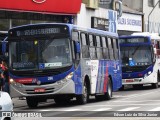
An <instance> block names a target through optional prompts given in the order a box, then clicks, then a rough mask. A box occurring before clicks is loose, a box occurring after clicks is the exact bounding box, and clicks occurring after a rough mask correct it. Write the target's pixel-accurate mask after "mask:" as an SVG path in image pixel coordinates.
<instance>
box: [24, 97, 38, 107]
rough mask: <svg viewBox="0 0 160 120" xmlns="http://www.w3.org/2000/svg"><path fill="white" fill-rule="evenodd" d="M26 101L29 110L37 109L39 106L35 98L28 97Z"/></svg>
mask: <svg viewBox="0 0 160 120" xmlns="http://www.w3.org/2000/svg"><path fill="white" fill-rule="evenodd" d="M26 101H27V105H28V107H29V108H36V107H37V106H38V100H37V99H36V98H34V97H26Z"/></svg>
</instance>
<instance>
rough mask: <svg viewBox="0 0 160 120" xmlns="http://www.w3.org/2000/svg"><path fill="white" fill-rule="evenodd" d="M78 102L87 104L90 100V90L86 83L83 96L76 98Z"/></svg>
mask: <svg viewBox="0 0 160 120" xmlns="http://www.w3.org/2000/svg"><path fill="white" fill-rule="evenodd" d="M76 99H77V102H78V103H79V104H86V103H87V102H88V100H89V90H88V87H87V85H86V82H85V83H84V85H83V93H82V94H81V95H77V96H76Z"/></svg>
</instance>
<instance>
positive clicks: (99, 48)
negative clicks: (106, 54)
mask: <svg viewBox="0 0 160 120" xmlns="http://www.w3.org/2000/svg"><path fill="white" fill-rule="evenodd" d="M96 43H97V44H96V52H97V58H98V59H103V54H102V43H101V38H100V36H96Z"/></svg>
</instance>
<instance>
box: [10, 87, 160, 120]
mask: <svg viewBox="0 0 160 120" xmlns="http://www.w3.org/2000/svg"><path fill="white" fill-rule="evenodd" d="M159 93H160V88H158V89H152V88H150V86H145V87H144V88H143V89H133V88H127V89H125V90H124V91H118V92H114V94H113V98H112V99H111V100H109V101H99V102H97V101H95V99H94V98H93V97H92V98H91V100H90V101H89V103H87V104H85V105H77V104H76V101H75V100H73V101H72V102H71V103H70V104H68V105H56V104H55V103H54V100H48V101H47V103H41V104H40V105H39V106H38V108H36V109H29V108H28V107H27V105H26V102H25V100H19V99H13V101H14V110H15V111H18V112H20V111H28V112H36V113H37V114H42V116H47V120H50V119H51V120H53V119H55V120H62V119H65V120H94V119H95V120H103V119H104V120H106V119H107V120H132V119H134V120H150V119H153V120H156V119H160V117H157V115H159V116H160V112H157V111H160V94H159ZM38 112H40V113H38ZM48 116H49V117H48ZM53 116H54V117H53ZM108 116H111V117H108ZM128 116H129V117H128ZM136 116H138V117H136ZM148 116H149V117H148ZM63 117H65V118H63ZM66 117H67V118H66ZM152 117H153V118H152ZM32 119H33V120H43V119H45V118H32ZM32 119H31V118H30V120H32ZM16 120H20V118H16ZM26 120H28V119H27V118H26Z"/></svg>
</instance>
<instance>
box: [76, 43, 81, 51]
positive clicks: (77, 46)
mask: <svg viewBox="0 0 160 120" xmlns="http://www.w3.org/2000/svg"><path fill="white" fill-rule="evenodd" d="M75 50H76V53H80V44H79V42H75Z"/></svg>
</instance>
